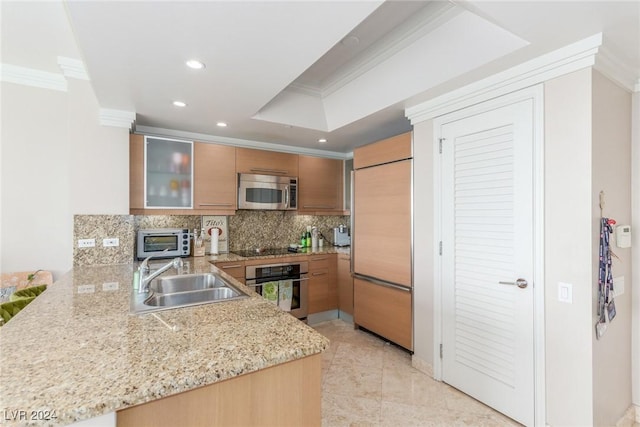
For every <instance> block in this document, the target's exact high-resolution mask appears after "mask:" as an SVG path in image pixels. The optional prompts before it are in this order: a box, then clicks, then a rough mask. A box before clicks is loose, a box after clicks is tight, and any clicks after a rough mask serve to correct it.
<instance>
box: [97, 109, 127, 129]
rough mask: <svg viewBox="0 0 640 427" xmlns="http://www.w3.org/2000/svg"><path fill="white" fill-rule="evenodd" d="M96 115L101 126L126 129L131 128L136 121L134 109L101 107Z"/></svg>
mask: <svg viewBox="0 0 640 427" xmlns="http://www.w3.org/2000/svg"><path fill="white" fill-rule="evenodd" d="M98 116H99V118H100V124H101V125H102V126H113V127H118V128H125V129H128V130H131V129H133V127H134V125H135V121H136V113H135V112H134V111H124V110H111V109H108V108H101V109H100V112H99V113H98Z"/></svg>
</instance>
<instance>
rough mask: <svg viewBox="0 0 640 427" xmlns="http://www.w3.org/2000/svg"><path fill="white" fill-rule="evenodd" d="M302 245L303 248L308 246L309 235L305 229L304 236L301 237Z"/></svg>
mask: <svg viewBox="0 0 640 427" xmlns="http://www.w3.org/2000/svg"><path fill="white" fill-rule="evenodd" d="M300 246H301V247H303V248H304V247H306V246H307V236H306V234H305V233H304V231H303V232H302V237H300Z"/></svg>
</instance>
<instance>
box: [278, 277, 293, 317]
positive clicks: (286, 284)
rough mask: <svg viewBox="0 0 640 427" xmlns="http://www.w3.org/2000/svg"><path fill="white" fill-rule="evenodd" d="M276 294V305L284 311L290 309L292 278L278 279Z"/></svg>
mask: <svg viewBox="0 0 640 427" xmlns="http://www.w3.org/2000/svg"><path fill="white" fill-rule="evenodd" d="M278 295H279V296H278V307H280V308H281V309H283V310H284V311H291V298H292V297H293V280H280V281H279V282H278Z"/></svg>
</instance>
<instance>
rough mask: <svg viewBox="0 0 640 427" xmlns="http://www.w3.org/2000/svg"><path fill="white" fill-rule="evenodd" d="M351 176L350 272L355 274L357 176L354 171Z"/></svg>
mask: <svg viewBox="0 0 640 427" xmlns="http://www.w3.org/2000/svg"><path fill="white" fill-rule="evenodd" d="M349 173H350V174H351V182H350V186H351V194H350V198H351V218H349V227H351V249H350V251H351V256H350V257H349V270H350V271H349V272H350V273H351V274H353V273H354V268H353V266H354V258H355V254H356V253H355V250H354V249H355V242H356V233H355V231H356V229H355V227H354V226H355V222H356V221H355V216H356V206H355V203H354V201H355V196H354V194H353V190H354V188H355V183H354V180H355V178H356V174H355V171H354V170H352V171H350V172H349Z"/></svg>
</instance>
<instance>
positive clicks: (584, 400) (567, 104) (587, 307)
mask: <svg viewBox="0 0 640 427" xmlns="http://www.w3.org/2000/svg"><path fill="white" fill-rule="evenodd" d="M544 97H545V156H544V161H545V173H544V176H545V197H544V203H545V219H544V220H545V236H544V237H545V250H544V252H545V270H546V271H545V323H546V328H545V335H546V407H547V420H546V421H547V424H549V425H551V426H565V425H567V426H568V425H584V426H587V425H592V423H593V418H592V417H593V399H592V397H593V395H592V383H593V381H592V356H591V339H592V334H593V332H592V331H593V324H592V317H591V307H592V289H591V284H592V268H591V265H592V262H593V261H592V257H591V255H592V253H591V245H592V236H591V226H592V224H591V221H592V217H591V213H592V203H593V200H592V197H591V164H592V157H591V69H583V70H580V71H577V72H575V73H572V74H569V75H565V76H562V77H558V78H556V79H553V80H550V81H548V82H545V91H544ZM558 282H565V283H571V284H573V303H572V304H567V303H562V302H559V301H558V298H557V295H558V290H557V289H558V288H557V286H558Z"/></svg>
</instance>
